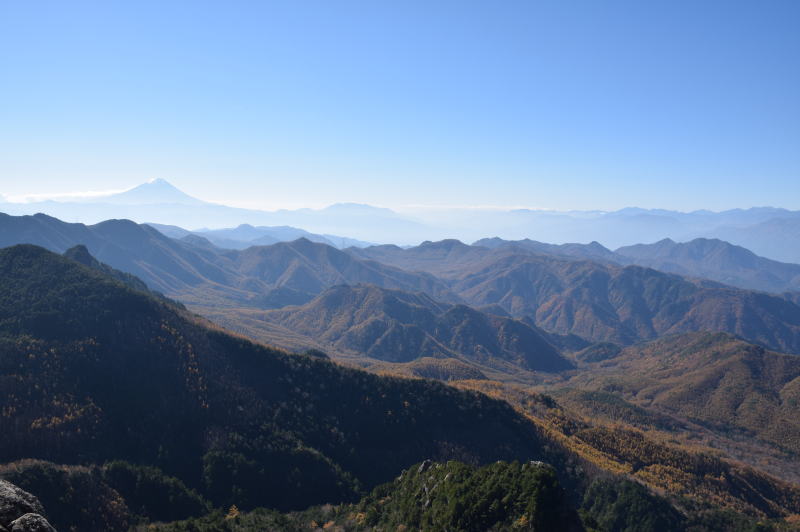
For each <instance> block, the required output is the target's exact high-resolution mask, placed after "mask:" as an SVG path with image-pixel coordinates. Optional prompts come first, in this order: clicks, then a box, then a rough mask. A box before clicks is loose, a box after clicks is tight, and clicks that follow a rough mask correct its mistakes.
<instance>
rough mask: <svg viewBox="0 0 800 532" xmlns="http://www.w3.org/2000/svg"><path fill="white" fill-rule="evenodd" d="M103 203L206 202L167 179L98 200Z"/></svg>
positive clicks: (194, 203)
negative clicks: (176, 186) (178, 187)
mask: <svg viewBox="0 0 800 532" xmlns="http://www.w3.org/2000/svg"><path fill="white" fill-rule="evenodd" d="M97 201H100V202H103V203H114V204H123V205H152V204H179V205H203V204H204V203H205V202H203V201H200V200H199V199H196V198H193V197H191V196H190V195H188V194H186V193H185V192H183V191H181V190H179V189H177V188H175V187H174V186H173V185H172V184H171V183H169V182H168V181H166V180H165V179H160V178H159V179H151V180H150V181H148V182H147V183H142V184H141V185H139V186H137V187H134V188H132V189H130V190H126V191H125V192H120V193H118V194H112V195H110V196H103V197H102V198H97Z"/></svg>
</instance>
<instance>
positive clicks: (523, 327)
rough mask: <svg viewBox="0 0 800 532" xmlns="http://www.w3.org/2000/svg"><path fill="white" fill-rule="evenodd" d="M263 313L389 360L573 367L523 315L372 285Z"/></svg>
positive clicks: (345, 348) (339, 289)
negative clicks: (491, 311) (498, 313)
mask: <svg viewBox="0 0 800 532" xmlns="http://www.w3.org/2000/svg"><path fill="white" fill-rule="evenodd" d="M263 319H264V320H266V321H269V322H273V323H276V324H278V325H280V326H282V327H285V328H286V329H289V330H291V331H294V332H296V333H299V334H303V335H306V336H309V337H311V338H313V339H315V340H317V341H319V342H322V343H324V344H330V345H332V346H333V347H334V348H336V349H337V350H340V351H344V352H348V351H349V352H352V353H356V354H358V353H362V354H365V355H367V356H369V357H372V358H376V359H379V360H385V361H389V362H408V361H411V360H415V359H418V358H420V357H434V358H461V359H463V360H468V361H473V362H479V363H481V364H486V365H489V366H497V365H498V364H502V363H508V364H512V365H515V366H519V367H522V368H524V369H528V370H536V371H560V370H564V369H569V368H570V367H571V366H572V365H571V363H569V362H568V361H567V360H566V359H564V358H563V357H562V356H561V355H560V354H559V352H558V351H557V350H556V349H555V348H554V347H553V346H552V345H550V344H549V343H548V342H547V340H545V338H544V337H543V336H542V335H541V334H540V332H539V331H538V330H537V329H536V328H535V327H531V326H529V325H527V324H526V323H524V322H522V321H519V320H514V319H509V318H503V317H499V316H493V315H489V314H484V313H482V312H479V311H477V310H474V309H472V308H470V307H467V306H465V305H449V304H445V303H441V302H437V301H435V300H433V299H431V298H430V297H429V296H427V295H425V294H422V293H408V292H401V291H398V290H386V289H381V288H378V287H376V286H372V285H359V286H336V287H333V288H330V289H328V290H327V291H325V292H323V293H322V294H320V295H319V296H318V297H317V298H315V299H314V300H313V301H311V302H309V303H307V304H306V305H303V306H301V307H289V308H286V309H281V310H273V311H268V312H266V313H264V314H263Z"/></svg>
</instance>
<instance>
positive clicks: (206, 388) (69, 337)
mask: <svg viewBox="0 0 800 532" xmlns="http://www.w3.org/2000/svg"><path fill="white" fill-rule="evenodd" d="M0 354H2V356H0V407H1V408H0V412H2V414H0V431H1V432H2V433H3V438H2V439H0V461H3V462H7V461H11V460H17V459H20V458H42V459H47V460H52V461H55V462H69V463H76V462H77V463H84V464H92V463H102V462H103V461H106V460H111V459H124V460H127V461H129V462H134V463H139V464H143V465H152V466H157V467H159V468H161V469H163V470H164V471H165V472H167V473H169V474H171V475H174V476H176V477H179V478H180V479H182V480H183V481H184V482H186V483H187V484H188V485H190V486H193V487H196V488H198V489H200V490H201V491H202V493H203V494H204V495H205V496H206V497H208V498H209V499H210V500H212V501H213V502H214V503H216V504H226V505H229V504H232V503H234V502H235V503H236V504H238V505H241V506H244V507H252V506H256V505H266V506H271V507H277V508H298V507H305V506H308V505H310V504H314V503H322V502H331V501H337V500H344V499H349V498H352V497H353V496H354V495H355V493H356V492H358V491H359V490H360V489H361V487H370V486H372V485H375V484H376V483H378V482H383V481H386V480H389V479H390V478H393V476H394V475H396V474H397V473H398V472H399V471H400V469H402V468H403V467H407V466H408V465H410V464H411V463H414V462H417V461H420V460H421V459H423V458H425V457H439V458H445V459H453V458H458V459H461V460H465V461H467V462H489V461H494V460H497V459H514V458H530V457H537V456H544V454H543V451H542V450H541V447H540V441H539V439H538V436H537V435H536V432H535V430H534V429H533V428H532V427H531V426H530V425H529V424H528V423H527V422H525V421H524V420H523V419H522V418H521V417H519V416H518V415H517V414H516V413H515V412H514V411H513V410H512V409H511V408H510V407H509V406H508V405H507V404H505V403H502V402H500V401H495V400H491V399H488V398H487V397H485V396H482V395H479V394H475V393H464V392H460V391H457V390H455V389H452V388H449V387H447V386H444V385H442V384H439V383H435V382H430V381H421V380H404V379H393V378H382V377H377V376H375V375H371V374H368V373H365V372H361V371H356V370H348V369H345V368H342V367H340V366H337V365H335V364H333V363H331V362H329V361H326V360H322V359H319V358H315V357H309V356H301V355H288V354H286V353H284V352H280V351H277V350H274V349H269V348H266V347H263V346H259V345H255V344H252V343H250V342H248V341H246V340H243V339H240V338H237V337H234V336H231V335H229V334H227V333H225V332H222V331H219V330H216V329H214V328H209V327H208V326H207V325H206V324H205V322H201V321H200V320H198V319H197V318H195V317H192V316H191V315H189V314H188V313H186V312H184V311H181V310H180V309H179V308H178V307H176V306H174V305H172V304H170V303H169V302H165V301H161V300H158V299H155V298H153V297H151V296H150V295H148V294H146V293H143V292H140V291H136V290H133V289H131V288H129V287H127V286H125V285H123V284H121V283H119V282H118V281H116V280H114V279H112V278H110V277H107V276H105V275H103V274H101V273H99V272H97V271H95V270H92V269H89V268H87V267H84V266H83V265H80V264H78V263H76V262H74V261H72V260H69V259H66V258H63V257H60V256H57V255H54V254H52V253H50V252H48V251H46V250H44V249H41V248H38V247H35V246H15V247H11V248H7V249H4V250H0Z"/></svg>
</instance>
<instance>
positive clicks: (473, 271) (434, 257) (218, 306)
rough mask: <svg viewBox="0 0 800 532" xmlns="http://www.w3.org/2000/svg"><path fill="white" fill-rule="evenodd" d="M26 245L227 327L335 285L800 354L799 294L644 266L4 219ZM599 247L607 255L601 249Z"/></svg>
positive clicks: (633, 336) (583, 330)
mask: <svg viewBox="0 0 800 532" xmlns="http://www.w3.org/2000/svg"><path fill="white" fill-rule="evenodd" d="M18 243H33V244H37V245H42V246H45V247H47V248H48V249H52V250H54V251H57V252H64V251H66V250H67V249H68V248H70V247H72V246H75V245H77V244H84V245H86V247H87V249H88V250H89V252H90V253H91V254H93V255H94V256H96V257H97V258H98V259H99V260H100V261H102V262H105V263H107V264H109V265H110V266H112V267H114V268H116V269H119V270H122V271H125V272H128V273H133V274H134V275H137V276H138V277H140V278H142V279H143V280H144V281H145V282H146V283H147V284H148V286H149V287H151V288H153V289H156V290H159V291H161V292H164V293H165V294H166V295H168V296H170V297H174V298H177V299H178V300H179V301H181V302H183V303H184V304H186V305H188V306H190V308H192V309H194V310H195V311H197V312H200V313H201V314H207V315H209V316H212V317H214V318H215V319H218V320H220V321H221V322H223V323H225V325H226V326H231V325H232V324H231V321H230V319H225V315H227V316H228V318H230V316H231V315H232V313H239V312H242V309H244V311H245V314H247V313H249V314H248V315H247V319H249V320H251V322H250V325H251V326H252V325H258V324H259V323H261V324H266V323H267V320H265V319H261V318H259V317H257V316H256V315H254V314H252V312H251V311H253V310H255V311H259V310H265V309H276V308H281V307H284V306H286V305H303V304H305V303H308V302H310V301H311V300H312V299H314V298H315V297H316V296H318V295H319V294H321V293H322V292H324V291H325V290H327V289H328V288H331V287H333V286H336V285H341V284H349V285H355V284H371V285H375V286H377V287H381V288H386V289H392V290H401V291H406V292H424V293H425V294H427V295H428V296H430V297H431V298H433V299H435V300H437V301H439V302H442V303H450V304H458V303H467V304H470V305H472V306H473V307H475V308H477V309H481V310H482V311H484V312H485V313H488V314H493V315H495V316H502V315H506V316H510V317H515V318H521V319H526V320H528V321H529V324H530V325H534V326H536V327H539V328H541V329H544V330H546V331H548V332H549V333H556V334H559V335H576V336H578V337H582V338H584V339H586V340H589V341H613V342H617V343H621V344H631V343H635V342H638V341H641V340H650V339H653V338H656V337H658V336H661V335H664V334H673V333H680V332H692V331H702V330H711V331H723V332H729V333H732V334H736V335H739V336H741V337H742V338H745V339H747V340H749V341H751V342H755V343H759V344H762V345H764V346H766V347H769V348H770V349H774V350H777V351H783V352H789V353H800V306H798V304H797V302H796V301H795V300H794V299H793V298H791V297H780V296H777V295H770V294H766V293H761V292H755V291H749V290H743V289H737V288H732V287H729V286H725V285H722V284H719V283H716V282H712V281H707V280H696V279H694V280H693V279H687V278H684V277H681V276H678V275H675V274H668V273H664V272H660V271H658V270H654V269H651V268H645V267H640V266H621V265H618V264H614V263H611V262H608V261H603V262H595V261H589V260H583V259H580V260H576V259H575V258H574V257H572V256H570V257H563V256H560V255H559V256H553V255H542V254H540V253H538V252H531V251H530V250H525V249H520V245H511V246H502V245H501V246H497V247H495V248H494V249H492V248H487V247H482V246H468V245H466V244H462V243H460V242H458V241H454V240H448V241H442V242H437V243H434V242H429V243H425V244H423V245H420V246H417V247H414V248H408V249H402V248H399V247H396V246H377V247H370V248H363V249H362V248H349V249H348V250H347V251H341V250H338V249H336V248H334V247H331V246H328V245H325V244H319V243H314V242H310V241H309V240H306V239H300V240H296V241H294V242H288V243H287V242H282V243H278V244H273V245H271V246H254V247H250V248H248V249H245V250H220V249H218V248H215V247H214V246H213V245H210V244H209V245H197V244H195V243H191V242H187V241H184V240H175V239H171V238H168V237H166V236H164V235H163V234H161V233H159V232H158V231H156V230H155V229H153V228H152V227H149V226H146V225H137V224H135V223H133V222H130V221H124V220H109V221H107V222H103V223H100V224H97V225H94V226H84V225H81V224H67V223H64V222H61V221H59V220H56V219H54V218H51V217H47V216H44V215H37V216H30V217H11V216H0V246H8V245H12V244H18ZM567 248H569V249H571V250H572V251H570V253H574V252H575V250H576V249H578V248H575V247H569V246H567V247H563V248H562V247H559V249H567ZM589 248H590V250H591V252H592V253H597V252H598V247H597V246H596V245H590V246H589ZM340 310H341V311H342V312H345V313H346V312H347V310H346V308H344V307H343V308H341V309H340ZM252 320H255V321H252ZM269 323H272V325H274V326H280V327H282V328H283V330H282V334H285V333H286V331H287V330H288V329H286V327H284V326H283V324H281V323H277V322H269ZM240 326H241V327H242V328H241V329H238V330H240V332H244V333H246V334H251V333H252V331H254V330H255V329H254V328H253V327H251V326H247V327H245V322H244V321H243V322H242V323H241V324H240ZM256 329H260V330H261V332H260V333H259V335H258V336H256V335H253V336H254V337H257V338H259V339H260V340H264V341H269V336H266V337H265V336H263V335H262V333H263V326H259V327H256ZM290 332H291V331H290ZM318 332H319V333H320V334H321V332H322V330H320V331H318ZM296 334H297V331H294V332H293V335H295V336H296ZM300 334H301V335H306V333H305V332H303V331H300ZM315 334H316V333H315ZM295 339H296V338H295ZM276 343H279V344H280V343H281V342H276ZM312 347H313V346H312ZM462 354H464V353H462Z"/></svg>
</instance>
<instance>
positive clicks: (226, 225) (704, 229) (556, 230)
mask: <svg viewBox="0 0 800 532" xmlns="http://www.w3.org/2000/svg"><path fill="white" fill-rule="evenodd" d="M0 193H2V191H0ZM0 212H4V213H7V214H11V215H26V214H36V213H44V214H48V215H50V216H54V217H57V218H60V219H62V220H65V221H70V222H82V223H97V222H100V221H102V220H107V219H112V218H126V219H130V220H133V221H136V222H139V223H149V224H152V225H154V226H155V227H157V228H158V229H159V230H160V231H161V232H163V233H165V234H168V236H173V237H186V236H188V235H190V234H192V233H194V234H198V235H201V236H202V237H204V238H207V239H208V240H209V241H211V242H213V243H214V244H215V245H217V246H219V247H230V248H242V247H246V246H249V245H259V244H261V245H268V244H272V243H275V242H278V241H285V240H293V239H295V238H299V237H306V238H309V239H310V240H315V241H318V242H324V243H327V244H331V245H334V246H336V247H339V248H344V247H350V246H357V247H361V246H366V245H370V244H396V245H401V246H406V245H415V244H419V243H420V242H423V241H426V240H441V239H444V238H456V239H459V240H461V241H463V242H473V241H475V240H479V239H482V238H487V237H500V238H503V239H506V240H521V239H531V240H535V241H540V242H548V243H554V244H561V243H568V242H575V243H590V242H599V243H600V244H602V245H603V246H605V247H607V248H609V249H615V248H618V247H621V246H629V245H632V244H638V243H653V242H657V241H659V240H662V239H665V238H670V239H672V240H675V241H678V242H684V241H689V240H692V239H695V238H699V237H704V238H718V239H721V240H725V241H728V242H730V243H732V244H736V245H739V246H743V247H745V248H748V249H750V250H751V251H753V252H755V253H756V254H758V255H761V256H764V257H768V258H771V259H774V260H779V261H783V262H794V263H800V211H790V210H786V209H780V208H774V207H754V208H748V209H732V210H727V211H722V212H712V211H707V210H701V211H693V212H678V211H671V210H662V209H640V208H636V207H630V208H626V209H621V210H618V211H612V212H606V211H551V210H533V209H511V210H502V209H486V208H480V209H475V208H435V207H429V208H415V209H413V210H409V211H400V212H399V211H394V210H391V209H386V208H380V207H374V206H370V205H363V204H356V203H337V204H334V205H331V206H329V207H326V208H322V209H308V208H306V209H295V210H287V209H283V210H276V211H262V210H254V209H241V208H236V207H230V206H226V205H220V204H216V203H210V202H206V201H202V200H199V199H196V198H194V197H192V196H190V195H188V194H186V193H184V192H182V191H181V190H178V189H177V188H175V187H174V186H172V185H171V184H170V183H168V182H167V181H165V180H163V179H154V180H152V181H149V182H147V183H144V184H141V185H139V186H137V187H134V188H132V189H130V190H127V191H125V192H120V193H114V194H108V195H106V196H95V197H91V198H88V197H87V198H81V197H70V198H69V199H68V200H59V201H53V200H48V201H29V202H11V201H8V200H2V196H0Z"/></svg>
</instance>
